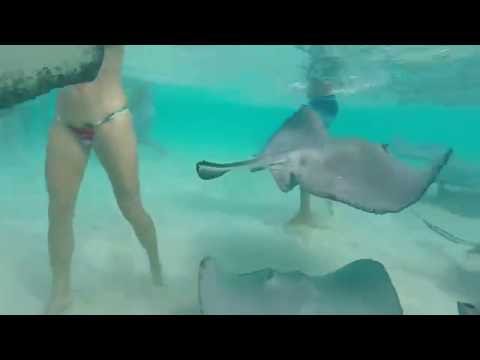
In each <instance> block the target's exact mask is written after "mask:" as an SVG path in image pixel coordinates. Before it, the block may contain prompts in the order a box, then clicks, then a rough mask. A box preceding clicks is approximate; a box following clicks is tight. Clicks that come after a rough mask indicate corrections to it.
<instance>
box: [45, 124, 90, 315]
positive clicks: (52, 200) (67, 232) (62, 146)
mask: <svg viewBox="0 0 480 360" xmlns="http://www.w3.org/2000/svg"><path fill="white" fill-rule="evenodd" d="M87 162H88V150H87V149H85V148H83V147H82V145H81V144H80V143H79V141H78V139H77V138H76V137H75V135H74V134H73V133H72V132H71V130H70V129H68V128H67V127H66V126H65V125H63V124H61V123H56V124H54V126H53V128H52V129H51V130H50V134H49V141H48V147H47V159H46V168H45V170H46V171H45V174H46V180H47V189H48V195H49V205H48V220H49V223H48V246H49V255H50V266H51V269H52V277H53V278H52V280H53V282H52V289H51V297H50V301H49V304H48V306H47V313H49V314H55V313H59V312H62V311H63V310H65V309H66V308H67V307H68V306H69V304H70V302H71V289H70V268H71V262H72V254H73V247H74V237H73V215H74V209H75V203H76V199H77V194H78V190H79V188H80V183H81V181H82V178H83V174H84V171H85V167H86V164H87Z"/></svg>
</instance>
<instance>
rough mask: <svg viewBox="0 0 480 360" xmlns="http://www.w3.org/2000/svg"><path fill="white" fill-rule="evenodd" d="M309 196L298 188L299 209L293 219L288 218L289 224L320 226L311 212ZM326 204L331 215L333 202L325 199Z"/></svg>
mask: <svg viewBox="0 0 480 360" xmlns="http://www.w3.org/2000/svg"><path fill="white" fill-rule="evenodd" d="M311 197H312V195H310V194H309V193H308V192H306V191H304V190H303V189H300V209H299V210H298V213H297V214H296V215H295V216H294V217H293V219H292V220H290V222H289V225H294V226H295V225H305V226H310V227H313V228H319V227H322V225H321V224H320V222H319V221H318V220H317V219H316V218H315V216H314V215H313V213H312V206H311V202H310V200H311ZM326 206H327V210H328V212H329V214H330V215H331V216H333V203H332V202H331V201H330V200H326Z"/></svg>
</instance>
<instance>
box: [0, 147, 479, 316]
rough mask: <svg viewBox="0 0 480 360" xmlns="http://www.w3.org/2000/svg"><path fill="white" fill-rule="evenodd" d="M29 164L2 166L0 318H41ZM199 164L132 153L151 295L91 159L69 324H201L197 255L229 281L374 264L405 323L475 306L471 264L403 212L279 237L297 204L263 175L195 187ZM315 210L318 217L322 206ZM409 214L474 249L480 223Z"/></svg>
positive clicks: (35, 168) (40, 208) (35, 171)
mask: <svg viewBox="0 0 480 360" xmlns="http://www.w3.org/2000/svg"><path fill="white" fill-rule="evenodd" d="M30 155H31V156H28V158H29V161H28V162H27V161H25V157H24V158H23V159H24V160H23V161H22V163H21V164H18V163H17V164H16V165H12V164H10V165H8V164H5V163H4V166H3V167H2V173H1V175H0V184H1V186H2V189H3V191H2V200H3V201H2V206H1V207H0V229H1V233H0V294H1V296H0V313H2V314H37V313H40V312H41V311H42V309H43V306H44V303H45V302H46V300H47V296H48V290H49V281H50V273H49V268H48V258H47V240H46V235H47V232H46V231H47V217H46V214H47V212H46V209H47V196H46V192H45V185H44V178H43V158H44V150H41V148H38V149H37V150H36V151H35V153H33V152H32V154H30ZM34 155H35V156H34ZM206 155H207V154H206V153H202V152H200V153H197V154H195V155H192V154H190V155H188V156H186V155H184V154H180V153H176V152H175V151H173V152H171V153H170V154H169V155H168V156H167V157H163V158H162V157H158V155H156V154H155V153H154V152H153V151H151V150H150V149H149V148H145V147H142V148H141V156H142V162H141V177H142V184H143V185H142V186H143V195H144V201H145V204H146V207H147V209H148V211H149V212H150V213H151V214H152V216H153V218H154V220H155V223H156V226H157V231H158V234H159V238H160V239H159V240H160V249H161V256H162V259H163V265H164V270H165V277H166V283H167V285H166V286H165V287H164V288H161V289H153V288H152V287H151V286H150V283H149V276H148V267H147V262H146V257H145V256H144V253H143V250H142V249H141V248H140V246H139V245H138V243H137V242H136V240H135V238H134V236H133V233H132V231H131V230H130V228H129V226H128V224H127V223H126V222H125V221H124V220H123V218H122V217H121V215H120V212H119V211H118V209H117V208H116V204H115V201H114V198H113V195H112V192H111V190H110V187H109V183H108V180H107V177H106V175H105V174H104V172H103V170H102V169H101V167H100V166H99V164H98V162H97V161H96V159H95V158H92V161H91V163H90V164H89V168H88V172H87V175H86V178H85V181H84V184H83V187H82V190H81V194H80V198H79V203H78V208H77V217H76V223H75V231H76V240H77V241H76V252H75V257H74V271H73V284H74V290H75V295H76V302H75V305H74V307H73V308H72V309H71V311H70V312H69V313H71V314H191V313H193V314H195V313H198V305H197V284H196V277H197V266H198V264H199V262H200V260H201V258H202V257H203V256H206V255H210V256H215V257H216V258H217V259H218V260H219V261H220V262H221V263H222V264H223V265H224V266H226V267H227V269H229V270H232V271H239V272H243V271H253V270H257V269H259V268H264V267H273V268H276V269H278V270H294V269H295V270H302V271H305V272H307V273H310V274H322V273H325V272H329V271H332V270H334V269H336V268H338V267H340V266H343V265H345V264H346V263H348V262H350V261H353V260H356V259H360V258H372V259H375V260H378V261H381V262H382V263H383V264H384V265H385V266H386V268H387V270H388V271H389V273H390V275H391V277H392V280H393V282H394V285H395V286H396V288H397V291H398V293H399V296H400V300H401V303H402V305H403V308H404V310H405V313H406V314H456V301H457V300H462V301H474V300H475V299H480V285H479V281H478V279H479V276H478V275H479V272H480V257H479V256H478V255H477V256H475V255H472V256H470V257H468V256H467V254H466V251H465V250H466V249H465V248H464V247H462V246H459V245H455V244H451V243H449V242H447V241H446V240H444V239H443V238H440V237H439V236H437V235H436V234H434V233H432V232H431V231H430V230H428V229H427V228H426V227H425V226H424V225H423V224H422V223H421V222H420V221H419V220H418V219H417V218H415V217H414V216H413V215H412V214H411V212H409V211H406V212H404V213H402V214H398V215H386V216H374V215H369V214H366V213H363V212H360V211H357V210H354V209H351V208H349V207H346V206H343V205H339V204H336V205H335V216H334V218H332V219H329V220H327V219H326V220H325V221H326V223H328V225H327V226H328V227H327V228H325V229H321V230H317V231H306V230H305V231H296V232H292V231H287V230H285V229H284V227H283V224H284V223H285V222H286V221H287V220H288V219H289V218H290V217H291V216H292V215H293V213H294V211H295V210H296V206H297V196H298V194H297V193H296V192H292V193H291V194H288V195H284V194H282V193H280V192H279V191H278V190H277V189H276V188H274V186H273V181H272V179H271V178H270V176H269V175H268V174H266V173H265V174H256V175H250V174H242V173H237V174H233V175H231V176H226V177H224V178H223V179H222V180H221V181H217V182H202V181H200V180H198V179H197V178H196V174H195V172H194V164H195V161H196V160H199V159H200V158H203V157H204V156H206ZM194 156H195V157H194ZM19 165H22V166H21V167H20V166H19ZM315 206H316V208H317V212H318V214H319V216H324V217H326V216H327V215H326V212H325V211H326V210H325V208H324V203H323V202H322V200H316V201H315ZM415 208H416V211H417V212H419V213H421V214H422V215H424V216H426V217H427V218H428V219H429V220H430V221H432V222H433V223H436V224H438V225H440V226H442V227H444V228H446V229H448V230H450V231H452V232H453V233H455V234H457V235H458V236H461V237H464V238H468V239H473V240H475V239H476V237H475V234H476V233H477V232H476V231H475V229H477V230H478V226H479V220H472V219H466V218H461V217H459V216H455V215H452V214H450V213H447V212H445V211H444V210H441V209H439V208H435V207H432V206H430V205H425V204H419V205H417V206H416V207H415Z"/></svg>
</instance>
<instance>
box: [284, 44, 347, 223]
mask: <svg viewBox="0 0 480 360" xmlns="http://www.w3.org/2000/svg"><path fill="white" fill-rule="evenodd" d="M298 48H299V49H301V50H303V51H305V52H307V54H308V55H309V57H310V64H309V66H308V68H307V71H306V74H307V98H308V105H309V107H310V108H311V109H312V110H314V111H315V112H316V113H317V114H318V115H319V117H320V118H321V119H322V122H323V124H324V125H325V127H326V128H330V126H331V125H332V124H333V122H334V120H335V119H336V117H337V115H338V111H339V107H338V102H337V99H336V96H335V95H334V93H333V85H332V81H333V80H335V79H336V78H338V74H339V71H340V64H339V61H338V60H339V59H338V58H337V57H334V56H328V53H327V51H326V48H325V46H321V45H313V46H310V47H305V46H299V47H298ZM329 79H331V80H329ZM310 200H311V195H310V194H309V193H308V192H306V191H304V190H303V189H300V209H299V210H298V212H297V214H296V215H295V216H294V217H293V219H291V220H290V222H289V224H290V225H306V226H310V227H319V224H318V222H317V221H316V220H315V218H314V216H313V214H312V207H311V202H310ZM327 206H328V209H329V212H330V214H333V205H332V202H331V201H329V200H327Z"/></svg>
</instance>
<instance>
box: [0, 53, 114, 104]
mask: <svg viewBox="0 0 480 360" xmlns="http://www.w3.org/2000/svg"><path fill="white" fill-rule="evenodd" d="M103 55H104V48H103V45H0V109H3V108H8V107H11V106H13V105H15V104H19V103H21V102H24V101H27V100H30V99H33V98H35V97H37V96H40V95H43V94H46V93H48V92H49V91H50V90H53V89H55V88H60V87H64V86H67V85H73V84H77V83H83V82H88V81H92V80H94V79H95V78H96V76H97V74H98V71H99V70H100V66H101V65H102V62H103Z"/></svg>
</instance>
